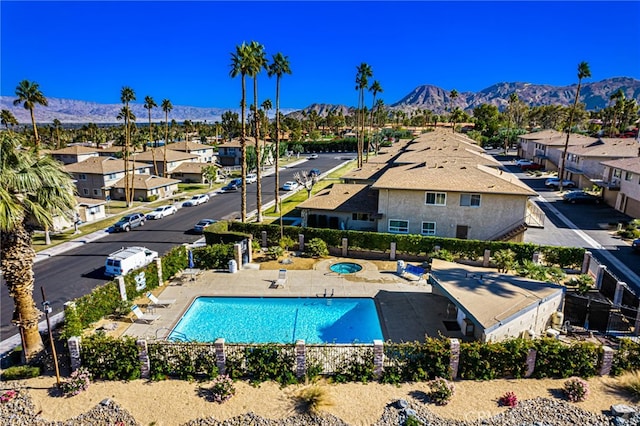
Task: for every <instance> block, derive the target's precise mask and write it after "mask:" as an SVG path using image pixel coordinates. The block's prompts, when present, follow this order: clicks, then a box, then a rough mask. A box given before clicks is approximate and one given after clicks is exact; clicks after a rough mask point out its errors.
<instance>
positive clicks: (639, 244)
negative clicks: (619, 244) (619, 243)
mask: <svg viewBox="0 0 640 426" xmlns="http://www.w3.org/2000/svg"><path fill="white" fill-rule="evenodd" d="M631 248H632V249H633V251H635V252H637V253H640V238H636V239H635V240H633V242H632V243H631Z"/></svg>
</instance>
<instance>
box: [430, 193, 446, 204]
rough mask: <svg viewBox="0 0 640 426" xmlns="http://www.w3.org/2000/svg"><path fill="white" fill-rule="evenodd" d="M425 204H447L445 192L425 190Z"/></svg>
mask: <svg viewBox="0 0 640 426" xmlns="http://www.w3.org/2000/svg"><path fill="white" fill-rule="evenodd" d="M425 203H426V204H431V205H434V206H444V205H446V204H447V194H445V193H444V192H427V198H426V201H425Z"/></svg>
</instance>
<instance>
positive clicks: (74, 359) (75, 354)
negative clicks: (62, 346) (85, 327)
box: [67, 336, 82, 371]
mask: <svg viewBox="0 0 640 426" xmlns="http://www.w3.org/2000/svg"><path fill="white" fill-rule="evenodd" d="M81 342H82V338H81V337H78V336H72V337H69V339H68V340H67V347H68V348H69V360H70V361H71V371H76V370H77V369H78V368H80V367H81V366H82V357H81V356H80V353H81V348H80V343H81Z"/></svg>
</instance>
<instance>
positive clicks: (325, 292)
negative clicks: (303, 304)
mask: <svg viewBox="0 0 640 426" xmlns="http://www.w3.org/2000/svg"><path fill="white" fill-rule="evenodd" d="M334 291H335V289H333V288H332V289H331V294H327V289H326V288H325V289H324V294H322V295H320V294H316V297H333V293H334Z"/></svg>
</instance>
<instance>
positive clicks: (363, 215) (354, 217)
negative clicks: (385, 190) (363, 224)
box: [351, 213, 372, 221]
mask: <svg viewBox="0 0 640 426" xmlns="http://www.w3.org/2000/svg"><path fill="white" fill-rule="evenodd" d="M351 219H352V220H363V221H367V220H372V219H371V218H369V213H351Z"/></svg>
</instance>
